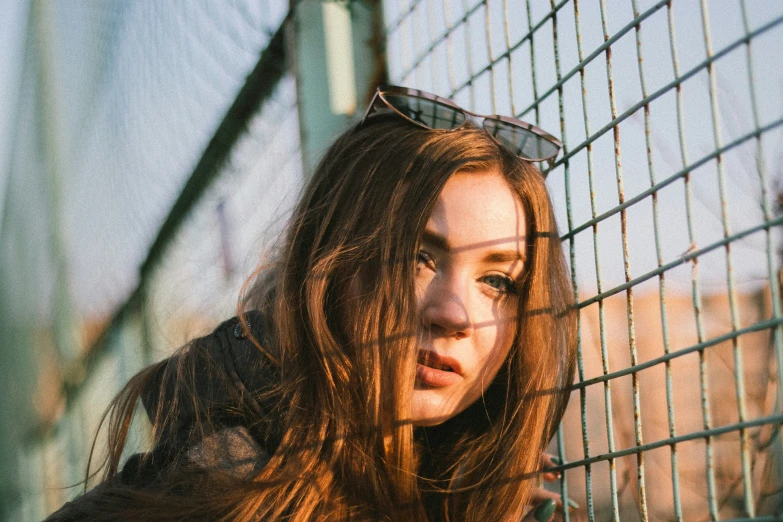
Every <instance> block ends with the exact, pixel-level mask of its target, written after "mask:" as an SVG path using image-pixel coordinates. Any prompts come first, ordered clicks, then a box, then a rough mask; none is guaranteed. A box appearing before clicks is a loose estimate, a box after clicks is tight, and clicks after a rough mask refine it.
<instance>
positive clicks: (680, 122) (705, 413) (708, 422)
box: [666, 2, 718, 520]
mask: <svg viewBox="0 0 783 522" xmlns="http://www.w3.org/2000/svg"><path fill="white" fill-rule="evenodd" d="M666 14H667V25H668V29H669V45H670V48H671V53H672V69H673V72H674V79H675V81H677V82H680V81H681V78H682V76H681V75H680V61H679V56H678V53H677V38H676V36H675V31H674V10H673V9H672V4H671V2H669V4H668V5H667V10H666ZM675 95H676V104H677V137H678V140H679V143H680V156H681V159H682V165H683V167H685V166H687V165H688V163H689V162H688V151H687V146H686V142H685V123H684V111H683V104H682V84H681V83H677V85H676V90H675ZM684 181H685V213H686V218H687V225H688V226H687V228H688V239H689V241H690V244H691V249H694V250H695V249H696V234H695V231H694V228H693V190H692V188H691V178H690V171H689V170H687V169H686V170H685V171H684ZM697 262H698V258H693V262H692V263H691V296H692V300H693V314H694V319H695V321H696V335H697V338H696V339H697V341H698V342H699V343H703V342H704V340H705V338H706V335H705V332H704V320H703V318H702V304H701V287H700V282H699V266H698V264H697ZM707 377H708V366H707V357H706V354H705V352H704V350H703V349H701V350H699V397H700V399H701V411H702V424H703V426H704V429H705V430H709V429H711V428H712V417H711V414H710V399H709V390H708V379H707ZM704 443H705V448H704V449H705V475H706V478H707V505H708V508H709V511H710V519H711V520H718V502H717V493H716V491H717V489H716V484H715V461H714V455H713V452H714V450H713V445H712V437H709V436H708V437H706V438H705V440H704Z"/></svg>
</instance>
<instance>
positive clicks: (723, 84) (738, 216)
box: [385, 0, 783, 520]
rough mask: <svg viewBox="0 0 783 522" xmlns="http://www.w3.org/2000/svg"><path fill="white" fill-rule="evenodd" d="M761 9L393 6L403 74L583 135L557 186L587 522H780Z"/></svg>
mask: <svg viewBox="0 0 783 522" xmlns="http://www.w3.org/2000/svg"><path fill="white" fill-rule="evenodd" d="M643 4H644V5H643ZM715 7H717V10H715V9H714V8H715ZM759 7H760V6H758V5H751V4H750V3H746V2H742V1H738V2H733V3H729V2H724V3H721V4H719V5H716V4H709V3H708V2H706V1H702V2H676V1H661V2H637V1H628V2H611V3H607V2H581V1H578V0H573V1H569V0H566V1H560V2H555V1H551V2H549V4H548V5H545V3H544V2H530V1H528V2H511V1H508V0H486V1H479V2H471V1H469V0H465V1H449V0H446V1H442V2H440V1H438V2H435V1H427V0H420V1H416V0H413V1H410V2H394V1H392V0H389V1H387V2H386V3H385V12H386V20H387V23H386V29H387V40H388V59H389V69H390V76H391V79H392V80H393V81H394V82H396V83H402V84H411V85H416V86H417V87H419V88H422V89H428V90H433V91H434V92H437V93H439V94H442V95H444V96H447V97H452V98H454V99H455V100H457V101H458V102H459V103H461V104H464V105H465V106H466V107H467V108H469V109H471V110H475V111H478V112H482V113H486V114H493V113H501V114H512V115H514V116H517V117H521V118H523V119H525V118H527V119H528V120H529V121H532V122H534V123H536V124H537V125H541V126H543V127H544V128H545V129H559V131H560V133H561V135H562V140H563V143H564V151H563V156H562V157H561V158H560V159H559V160H558V161H557V163H556V165H555V167H554V168H553V169H552V170H550V171H549V172H548V182H549V184H550V188H551V190H552V193H553V196H554V198H555V202H556V205H557V207H558V210H559V212H560V214H559V216H560V219H559V222H560V225H561V227H562V228H563V229H564V230H563V234H562V237H563V239H564V240H565V241H566V245H567V248H568V250H569V254H570V259H571V265H572V274H573V284H574V288H575V290H576V291H577V294H578V296H579V302H578V307H579V309H580V312H581V313H580V351H579V375H578V382H577V384H576V385H575V386H574V395H573V396H572V401H571V405H570V411H569V413H568V414H567V416H566V420H565V421H564V423H563V426H562V427H561V430H560V432H559V435H558V439H557V451H558V452H559V454H560V456H561V457H562V458H563V459H564V461H567V462H569V461H570V463H569V464H566V465H564V466H563V467H562V470H563V471H564V478H563V481H562V482H561V489H562V492H563V493H564V494H567V495H569V496H571V497H572V498H575V499H577V501H579V502H583V510H582V511H579V512H576V513H572V514H570V516H569V514H568V513H566V514H565V518H566V519H568V518H579V519H581V518H583V517H585V518H587V519H589V520H610V519H611V520H634V519H643V520H682V519H696V520H703V519H711V520H718V519H726V518H742V517H748V518H753V519H764V518H765V517H764V516H762V515H767V516H771V517H772V518H774V516H775V515H776V514H777V513H779V510H780V496H779V490H780V485H781V482H780V465H781V460H780V458H781V455H780V444H779V440H778V434H777V425H778V424H779V423H780V421H781V420H783V417H781V411H780V386H779V383H780V373H779V370H778V369H779V368H780V367H781V362H782V361H781V356H782V355H783V351H782V350H781V347H782V346H783V345H782V343H783V340H782V337H781V324H783V321H782V320H781V310H780V287H779V285H780V281H779V270H780V259H779V254H778V251H777V249H778V248H779V225H780V224H781V222H783V217H782V216H781V214H780V209H779V207H777V206H776V204H775V191H776V189H778V188H779V183H780V174H781V165H780V157H779V153H778V152H777V151H775V150H774V149H776V145H778V144H779V143H780V138H781V133H780V124H781V123H782V121H781V114H782V112H781V104H780V96H779V94H778V92H777V90H778V87H777V86H779V85H780V77H779V75H778V74H777V73H774V72H772V70H771V69H774V65H773V64H774V59H772V58H771V57H769V56H767V54H766V53H767V51H766V47H767V46H768V45H770V44H771V43H772V42H773V41H775V40H776V39H779V38H780V36H781V27H780V24H781V22H782V21H783V18H781V16H780V14H781V11H780V8H779V7H778V8H777V9H775V8H773V9H759ZM766 7H770V6H766ZM711 8H713V12H711V11H710V9H711ZM762 76H763V77H764V79H762ZM771 85H775V86H776V87H774V88H772V89H770V88H769V87H770V86H771ZM762 107H764V108H762Z"/></svg>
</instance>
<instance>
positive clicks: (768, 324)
mask: <svg viewBox="0 0 783 522" xmlns="http://www.w3.org/2000/svg"><path fill="white" fill-rule="evenodd" d="M781 325H783V318H780V317H778V318H775V319H766V320H764V321H759V322H757V323H754V324H752V325H750V326H746V327H745V328H739V329H738V330H736V331H732V332H728V333H725V334H723V335H719V336H717V337H713V338H712V339H709V340H707V341H702V342H699V343H697V344H694V345H692V346H688V347H687V348H683V349H681V350H677V351H675V352H669V353H668V354H665V355H662V356H660V357H656V358H655V359H650V360H649V361H646V362H643V363H638V364H636V365H635V366H629V367H627V368H623V369H622V370H617V371H615V372H612V373H607V374H605V375H601V376H598V377H593V378H591V379H587V380H584V381H581V382H578V383H575V384H572V385H571V387H570V388H569V390H571V391H574V390H579V389H582V388H586V387H588V386H591V385H593V384H598V383H600V382H605V381H610V380H613V379H617V378H619V377H624V376H626V375H630V374H632V373H636V372H640V371H642V370H646V369H648V368H652V367H653V366H657V365H659V364H665V363H666V362H668V361H671V360H672V359H676V358H678V357H682V356H683V355H688V354H689V353H693V352H699V351H703V350H704V349H705V348H709V347H711V346H715V345H717V344H720V343H722V342H726V341H731V340H734V339H736V338H737V337H739V336H740V335H745V334H748V333H753V332H760V331H763V330H770V329H773V328H779V327H780V326H781Z"/></svg>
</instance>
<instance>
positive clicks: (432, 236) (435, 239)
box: [421, 230, 451, 252]
mask: <svg viewBox="0 0 783 522" xmlns="http://www.w3.org/2000/svg"><path fill="white" fill-rule="evenodd" d="M421 242H422V243H427V244H428V245H430V246H432V247H435V248H437V249H439V250H443V251H444V252H448V251H450V250H451V245H450V244H449V240H448V239H446V238H445V236H442V235H440V234H438V233H437V232H433V231H432V230H425V231H424V232H422V234H421Z"/></svg>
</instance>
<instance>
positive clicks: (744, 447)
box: [701, 0, 756, 517]
mask: <svg viewBox="0 0 783 522" xmlns="http://www.w3.org/2000/svg"><path fill="white" fill-rule="evenodd" d="M701 18H702V28H703V30H704V48H705V51H706V52H707V57H710V56H712V37H711V35H710V22H709V11H708V9H707V2H706V0H702V1H701ZM707 75H708V76H709V91H710V112H711V113H712V130H713V138H714V140H715V148H716V149H719V148H721V146H722V144H723V143H722V142H723V138H722V137H721V130H720V112H719V110H720V109H719V108H718V92H717V91H718V88H717V80H716V78H715V70H714V68H713V63H712V62H710V63H709V64H708V65H707ZM715 161H716V164H717V168H718V189H719V191H720V204H721V223H722V225H723V236H724V237H728V236H730V235H731V225H730V223H729V209H728V195H727V194H726V171H725V167H724V164H723V157H722V155H720V154H719V155H718V156H717V157H716V158H715ZM725 249H726V280H727V284H728V287H729V310H730V313H731V329H732V330H737V329H738V328H739V326H740V324H739V322H740V321H739V311H738V310H737V293H736V286H735V283H734V259H733V256H732V253H731V243H730V242H727V243H726V245H725ZM732 341H733V346H732V348H733V350H732V352H733V356H734V383H735V386H736V397H737V414H738V415H739V420H740V422H743V421H744V420H745V419H746V418H747V408H746V406H745V375H744V369H743V364H742V345H741V344H740V339H739V337H735V338H734V339H733V340H732ZM740 462H741V465H742V485H743V493H744V503H745V513H746V514H747V515H748V516H750V517H752V516H754V515H755V511H756V509H755V506H754V503H753V484H752V480H753V479H752V475H751V467H750V447H749V441H748V434H747V432H746V431H745V429H744V428H740Z"/></svg>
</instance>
